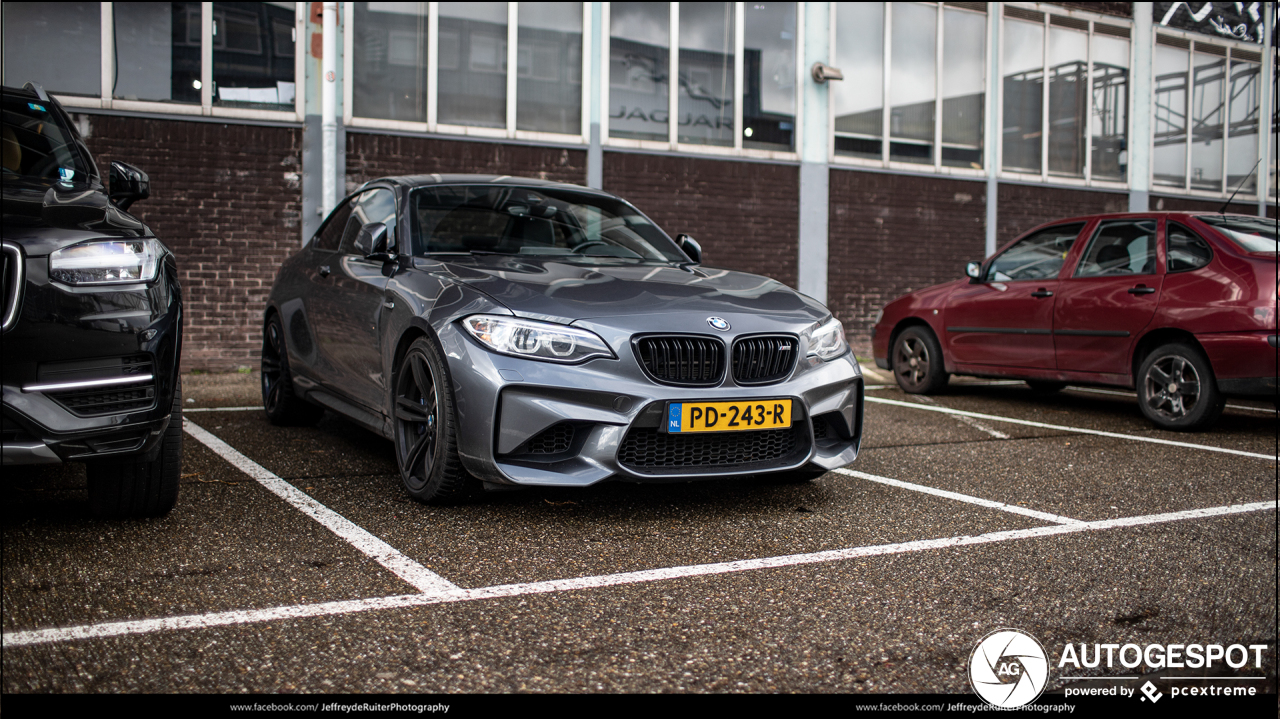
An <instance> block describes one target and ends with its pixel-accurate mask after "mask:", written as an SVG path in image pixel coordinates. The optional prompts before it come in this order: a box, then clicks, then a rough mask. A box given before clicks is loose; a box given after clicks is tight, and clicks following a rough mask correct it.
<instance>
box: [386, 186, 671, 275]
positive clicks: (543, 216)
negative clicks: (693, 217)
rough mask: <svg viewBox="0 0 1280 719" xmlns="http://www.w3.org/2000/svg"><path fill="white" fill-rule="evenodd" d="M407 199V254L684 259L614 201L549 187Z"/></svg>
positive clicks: (448, 191) (425, 193)
mask: <svg viewBox="0 0 1280 719" xmlns="http://www.w3.org/2000/svg"><path fill="white" fill-rule="evenodd" d="M410 198H411V199H410V213H411V218H412V220H413V251H414V254H425V253H434V252H494V253H500V254H510V255H574V256H577V257H612V258H627V259H633V260H657V261H662V262H685V261H687V259H688V258H686V257H685V255H684V253H682V252H681V251H680V250H679V249H678V248H677V247H676V246H675V243H674V242H672V241H671V239H670V238H668V237H667V236H666V234H664V233H663V232H662V230H660V229H658V228H657V227H655V226H654V225H653V223H651V222H650V221H649V220H648V219H647V218H646V217H645V216H644V215H641V214H640V213H639V211H637V210H636V209H635V208H634V207H632V206H630V205H628V204H627V203H625V202H622V201H621V200H618V199H616V198H613V197H608V196H601V195H594V194H588V193H580V192H575V191H573V190H565V189H561V188H550V187H500V186H493V185H458V186H447V187H428V188H423V189H420V190H415V191H414V193H413V194H412V195H411V196H410Z"/></svg>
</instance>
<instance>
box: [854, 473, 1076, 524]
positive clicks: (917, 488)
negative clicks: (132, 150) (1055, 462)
mask: <svg viewBox="0 0 1280 719" xmlns="http://www.w3.org/2000/svg"><path fill="white" fill-rule="evenodd" d="M832 471H833V472H835V473H837V474H843V475H845V476H848V477H858V478H859V479H867V480H871V481H872V482H879V483H880V484H887V485H889V486H890V487H901V488H902V489H909V490H911V491H913V492H923V493H924V494H932V495H933V496H935V497H946V498H947V499H954V500H956V501H957V502H968V503H969V504H976V505H978V506H979V507H987V508H989V509H999V510H1001V511H1004V512H1011V513H1013V514H1021V515H1024V516H1027V517H1035V518H1036V519H1042V520H1044V521H1046V522H1053V523H1054V524H1080V520H1078V519H1072V518H1070V517H1060V516H1058V515H1056V514H1049V513H1048V512H1038V511H1036V510H1034V509H1027V508H1026V507H1019V506H1017V505H1016V504H1005V503H1004V502H996V501H993V500H990V499H983V498H981V497H971V496H969V495H967V494H960V493H958V492H948V491H947V490H945V489H937V488H936V487H926V486H925V485H923V484H912V483H911V482H903V481H902V480H900V479H890V478H888V477H879V476H876V475H874V474H867V473H866V472H859V471H857V470H854V469H848V468H845V467H841V468H840V469H834V470H832Z"/></svg>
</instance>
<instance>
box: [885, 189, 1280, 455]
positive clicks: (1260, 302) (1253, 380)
mask: <svg viewBox="0 0 1280 719" xmlns="http://www.w3.org/2000/svg"><path fill="white" fill-rule="evenodd" d="M967 274H968V275H969V278H968V279H967V280H965V279H961V280H956V281H954V282H948V283H946V284H942V285H936V286H934V287H929V288H927V289H923V290H920V291H919V292H913V293H911V294H909V295H906V296H904V297H900V298H898V299H896V300H894V301H893V302H890V303H889V304H888V306H886V307H885V308H884V311H883V312H882V313H881V315H880V317H879V318H878V319H877V320H876V323H875V327H874V328H873V329H872V346H873V349H874V354H875V361H876V366H878V367H880V368H882V369H890V368H892V370H893V373H894V376H895V377H896V378H897V381H898V385H899V386H900V387H902V389H903V390H904V391H906V392H911V393H913V394H929V393H932V392H936V391H938V390H940V389H942V388H943V387H944V386H945V385H946V383H947V380H948V378H949V376H950V375H952V374H958V375H972V376H977V377H1012V378H1017V379H1022V380H1026V382H1027V384H1028V385H1030V386H1031V388H1032V389H1035V390H1040V391H1044V392H1053V391H1057V390H1060V389H1062V388H1063V387H1065V386H1066V385H1067V384H1068V383H1071V384H1091V385H1114V386H1120V387H1129V388H1136V389H1137V392H1138V405H1139V406H1140V407H1141V408H1142V412H1143V414H1145V415H1146V416H1147V417H1148V418H1150V419H1151V421H1152V422H1155V423H1156V425H1158V426H1160V427H1163V428H1165V429H1173V430H1192V429H1201V428H1204V427H1207V426H1208V425H1209V424H1211V423H1212V422H1214V421H1215V420H1216V419H1217V418H1218V416H1219V415H1220V414H1221V413H1222V408H1223V406H1224V404H1225V397H1226V396H1228V395H1237V396H1253V397H1265V398H1270V399H1272V400H1273V401H1274V400H1275V399H1276V374H1277V372H1276V358H1277V349H1276V334H1277V331H1276V285H1277V246H1276V222H1275V220H1271V219H1267V218H1261V217H1247V216H1241V215H1221V214H1192V213H1179V212H1155V213H1134V214H1113V215H1094V216H1090V217H1077V218H1072V219H1066V220H1059V221H1057V222H1051V223H1048V224H1045V225H1041V226H1040V227H1037V228H1035V229H1034V230H1031V231H1030V232H1028V233H1026V234H1024V235H1022V236H1021V237H1019V238H1017V239H1016V240H1014V241H1012V242H1010V243H1009V244H1007V245H1005V246H1004V247H1002V248H1001V249H1000V251H999V252H997V253H996V254H994V255H992V256H991V257H990V258H988V259H987V260H986V261H985V262H983V263H981V264H979V263H977V262H970V263H969V267H968V270H967Z"/></svg>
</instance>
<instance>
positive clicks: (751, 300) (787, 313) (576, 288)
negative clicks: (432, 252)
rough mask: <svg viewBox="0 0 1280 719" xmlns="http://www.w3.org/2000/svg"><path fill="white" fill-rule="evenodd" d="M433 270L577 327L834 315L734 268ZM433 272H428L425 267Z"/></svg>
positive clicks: (457, 265) (508, 259)
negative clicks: (596, 322) (659, 318)
mask: <svg viewBox="0 0 1280 719" xmlns="http://www.w3.org/2000/svg"><path fill="white" fill-rule="evenodd" d="M431 264H433V265H435V266H434V267H431V268H430V269H432V270H435V271H436V272H438V273H442V274H446V275H448V276H449V277H450V278H451V279H453V280H455V281H457V282H461V283H464V284H467V285H469V286H471V287H473V288H475V289H477V290H479V291H481V292H483V293H485V294H486V295H488V296H490V297H492V298H493V299H494V300H496V301H497V302H500V303H502V304H503V305H505V306H506V307H507V308H509V309H510V310H511V311H512V312H513V313H515V314H516V315H517V316H521V317H528V318H530V319H543V320H548V321H552V322H561V323H566V324H567V323H570V322H574V321H576V320H586V319H594V318H605V317H623V316H629V315H662V314H673V313H684V312H698V313H707V314H711V315H714V314H716V313H725V314H752V315H762V316H774V317H778V318H780V319H785V320H790V321H801V322H805V321H807V322H816V321H818V320H821V319H824V318H826V317H827V316H829V315H830V314H831V313H830V312H829V311H828V310H827V309H826V308H825V307H823V306H822V304H821V303H819V302H817V301H815V300H813V299H812V298H810V297H806V296H805V295H802V294H800V293H799V292H796V291H795V290H793V289H791V288H790V287H787V286H786V285H784V284H782V283H781V282H778V281H777V280H772V279H769V278H768V277H762V276H760V275H752V274H748V273H745V272H734V271H732V270H721V269H713V268H710V267H692V266H688V265H678V264H672V263H665V262H637V261H634V260H617V259H613V258H585V257H584V258H580V259H569V258H563V257H556V258H554V259H548V258H539V257H528V256H521V257H514V256H509V255H473V256H469V257H465V258H459V259H457V260H449V261H445V262H439V263H431ZM424 269H425V268H424Z"/></svg>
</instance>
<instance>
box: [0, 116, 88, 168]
mask: <svg viewBox="0 0 1280 719" xmlns="http://www.w3.org/2000/svg"><path fill="white" fill-rule="evenodd" d="M2 124H3V130H0V146H2V147H3V155H4V160H3V166H4V180H5V182H6V183H7V182H9V181H10V180H15V179H19V178H20V179H24V180H38V181H42V182H46V183H49V184H52V183H54V182H66V183H81V182H88V181H89V179H90V177H89V168H88V167H87V164H86V163H85V161H84V158H83V155H82V154H81V150H80V148H78V147H77V146H76V142H75V139H74V137H73V135H72V134H71V132H70V131H69V130H68V129H67V128H66V127H64V126H63V125H62V120H61V119H60V116H59V115H58V114H57V112H56V111H55V108H54V107H53V105H52V103H49V102H44V101H42V100H31V99H29V98H26V97H22V96H20V95H10V94H5V95H4V105H3V123H2Z"/></svg>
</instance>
